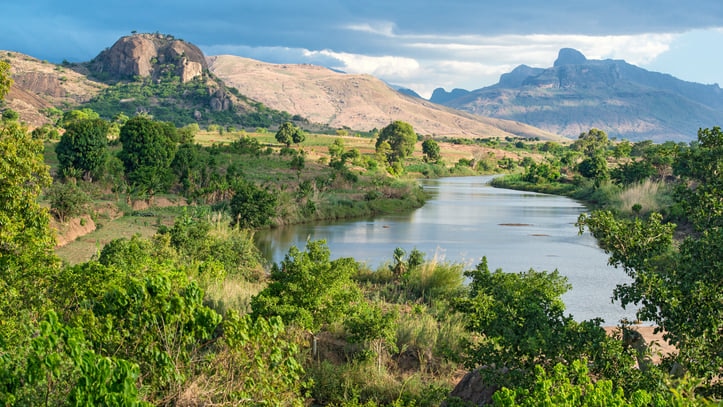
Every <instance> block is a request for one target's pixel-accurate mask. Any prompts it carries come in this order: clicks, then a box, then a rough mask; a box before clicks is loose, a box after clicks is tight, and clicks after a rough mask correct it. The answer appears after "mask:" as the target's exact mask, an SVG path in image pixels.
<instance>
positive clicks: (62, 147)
mask: <svg viewBox="0 0 723 407" xmlns="http://www.w3.org/2000/svg"><path fill="white" fill-rule="evenodd" d="M109 129H110V124H109V123H108V122H106V121H105V120H103V119H79V120H75V121H72V122H70V123H69V124H68V126H67V127H66V129H65V133H64V134H63V136H62V137H61V138H60V142H59V143H58V145H57V146H56V147H55V152H56V154H57V155H58V162H59V164H60V166H59V171H60V173H61V174H65V175H66V176H68V175H70V176H72V175H74V174H73V173H74V172H75V171H79V172H80V175H81V176H82V177H83V178H84V179H86V180H89V181H91V180H92V179H93V178H94V177H95V176H96V175H99V172H100V170H101V169H102V168H103V166H104V165H105V162H106V159H107V155H108V130H109Z"/></svg>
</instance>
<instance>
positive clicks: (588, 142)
mask: <svg viewBox="0 0 723 407" xmlns="http://www.w3.org/2000/svg"><path fill="white" fill-rule="evenodd" d="M608 146H610V140H609V139H608V135H607V133H605V132H604V131H602V130H599V129H590V130H588V131H587V132H585V133H581V134H580V137H578V139H577V140H575V142H574V143H572V148H573V149H575V150H577V151H580V152H582V153H583V154H584V155H586V156H587V157H592V156H594V155H595V154H598V153H602V154H603V155H604V156H606V155H607V153H606V151H607V148H608Z"/></svg>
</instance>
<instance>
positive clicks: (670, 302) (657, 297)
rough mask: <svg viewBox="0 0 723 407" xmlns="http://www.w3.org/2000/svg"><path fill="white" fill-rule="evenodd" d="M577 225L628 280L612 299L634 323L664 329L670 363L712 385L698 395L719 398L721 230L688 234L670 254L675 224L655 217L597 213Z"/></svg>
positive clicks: (721, 372) (722, 316)
mask: <svg viewBox="0 0 723 407" xmlns="http://www.w3.org/2000/svg"><path fill="white" fill-rule="evenodd" d="M578 224H579V225H580V227H581V230H582V228H583V227H587V228H589V229H590V231H591V232H592V234H593V235H594V236H595V237H596V238H597V239H598V241H599V242H600V245H601V247H603V249H605V251H606V252H607V253H609V254H610V263H611V264H614V265H616V266H619V267H621V268H622V269H623V270H625V272H626V273H627V274H628V276H630V278H631V279H632V281H631V282H630V283H628V284H621V285H618V286H617V287H616V288H615V291H614V298H615V299H616V300H619V301H620V302H621V304H622V305H623V306H626V305H629V304H635V305H637V306H638V307H639V311H638V317H639V318H640V319H642V320H646V321H652V322H654V323H656V324H657V325H658V326H661V327H665V338H666V339H667V340H669V341H670V342H671V343H672V344H674V345H675V346H676V347H677V348H678V350H679V354H678V356H677V357H676V358H675V360H676V361H677V362H678V363H680V364H681V365H682V366H683V367H684V368H685V369H688V370H689V371H690V372H691V373H692V374H693V375H694V376H696V377H701V378H704V379H705V380H706V382H707V385H708V386H713V388H710V389H708V390H705V389H704V390H702V391H703V392H713V393H717V394H718V395H720V394H721V389H720V388H719V387H720V386H719V385H714V383H718V382H719V380H720V377H721V375H723V370H722V368H721V366H723V356H721V353H720V349H723V339H721V335H720V332H721V330H723V322H721V321H723V306H722V304H723V294H721V293H723V290H722V289H721V288H722V286H721V282H722V281H723V274H722V271H721V267H720V264H721V262H722V261H723V258H722V257H721V256H723V255H722V254H721V253H723V232H722V231H721V228H718V227H711V228H707V229H705V230H703V232H701V233H700V235H698V236H690V237H688V238H686V239H685V240H683V242H682V244H680V245H679V247H678V248H677V250H676V248H675V247H674V245H673V231H674V229H675V225H674V224H666V223H663V221H662V216H661V215H659V214H657V213H652V214H651V215H650V217H649V218H648V219H647V220H643V219H640V218H636V219H634V220H627V219H617V218H615V216H614V215H613V214H612V213H610V212H607V211H598V212H595V213H593V214H592V215H591V216H589V217H588V216H581V217H580V219H579V220H578ZM716 386H717V390H716Z"/></svg>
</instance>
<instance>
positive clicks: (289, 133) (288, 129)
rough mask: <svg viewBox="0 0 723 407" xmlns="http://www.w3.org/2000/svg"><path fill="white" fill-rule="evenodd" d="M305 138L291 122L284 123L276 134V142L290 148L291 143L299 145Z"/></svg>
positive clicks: (302, 132)
mask: <svg viewBox="0 0 723 407" xmlns="http://www.w3.org/2000/svg"><path fill="white" fill-rule="evenodd" d="M305 138H306V136H305V135H304V131H303V130H301V129H300V128H298V127H296V126H294V123H292V122H284V124H282V125H281V126H280V127H279V130H278V131H277V132H276V141H278V142H279V143H281V144H286V147H290V146H291V143H295V144H298V143H301V142H303V141H304V139H305Z"/></svg>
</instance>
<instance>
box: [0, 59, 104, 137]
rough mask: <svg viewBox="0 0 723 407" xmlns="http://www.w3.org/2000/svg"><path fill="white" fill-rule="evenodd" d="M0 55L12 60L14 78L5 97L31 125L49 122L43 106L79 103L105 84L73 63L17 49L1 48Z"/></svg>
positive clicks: (11, 72) (10, 106)
mask: <svg viewBox="0 0 723 407" xmlns="http://www.w3.org/2000/svg"><path fill="white" fill-rule="evenodd" d="M0 55H2V58H3V59H5V60H6V61H8V62H9V63H10V74H11V75H12V77H13V81H14V84H13V86H11V87H10V92H9V93H8V95H7V97H6V99H5V101H6V103H7V105H8V107H9V108H11V109H13V110H15V111H16V112H18V114H19V115H20V117H21V118H22V120H23V121H25V122H27V123H29V124H30V125H31V126H40V125H43V124H45V123H49V122H50V119H49V118H48V117H47V116H46V115H45V114H43V111H44V109H47V108H49V107H61V106H75V105H78V104H80V103H83V102H86V101H88V100H89V99H91V98H92V97H93V96H95V95H96V94H98V92H100V90H101V89H103V88H105V87H106V85H104V84H102V83H99V82H94V81H91V80H89V79H88V78H87V76H86V75H84V74H81V73H78V72H75V71H73V70H72V69H71V68H70V67H65V66H61V65H56V64H52V63H50V62H47V61H41V60H39V59H36V58H33V57H31V56H28V55H25V54H21V53H18V52H11V51H0Z"/></svg>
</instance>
